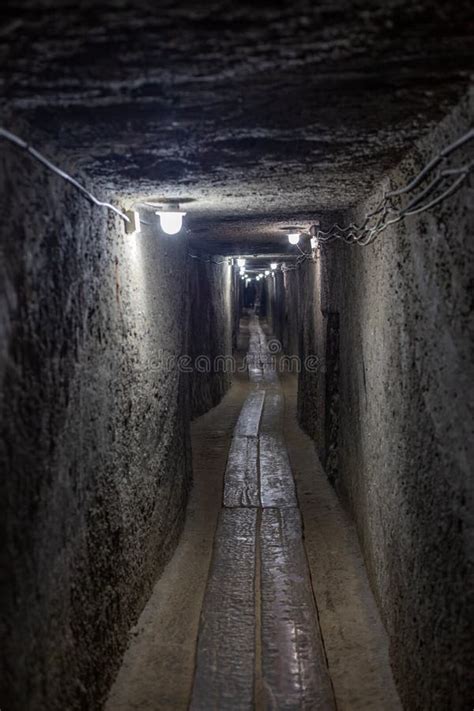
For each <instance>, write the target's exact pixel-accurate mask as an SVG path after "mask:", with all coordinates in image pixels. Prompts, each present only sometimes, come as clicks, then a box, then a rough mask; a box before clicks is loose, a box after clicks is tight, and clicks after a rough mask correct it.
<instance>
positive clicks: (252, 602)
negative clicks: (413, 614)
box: [190, 317, 335, 711]
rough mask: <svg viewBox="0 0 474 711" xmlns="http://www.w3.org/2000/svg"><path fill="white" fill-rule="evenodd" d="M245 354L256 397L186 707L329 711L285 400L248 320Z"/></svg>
mask: <svg viewBox="0 0 474 711" xmlns="http://www.w3.org/2000/svg"><path fill="white" fill-rule="evenodd" d="M249 356H250V360H249V364H248V370H249V379H250V381H251V382H253V383H254V386H255V390H253V391H252V392H251V393H250V395H249V396H248V398H247V400H246V401H245V403H244V405H243V407H242V410H241V413H240V416H239V419H238V422H237V424H236V427H235V430H234V437H233V440H232V444H231V447H230V451H229V457H228V461H227V466H226V471H225V478H224V495H223V509H222V511H221V514H220V518H219V524H218V527H217V531H216V537H215V543H214V555H213V560H212V563H211V569H210V573H209V580H208V585H207V590H206V594H205V597H204V603H203V608H202V612H201V622H200V630H199V638H198V645H197V655H196V669H195V678H194V684H193V691H192V701H191V705H190V708H191V709H192V710H193V711H201V710H202V711H211V710H215V711H227V710H229V711H233V710H239V711H240V710H242V711H243V710H250V709H255V708H258V709H275V710H277V709H278V710H279V709H288V710H291V709H303V710H306V709H307V710H308V711H309V710H310V709H311V711H319V710H321V711H331V710H333V709H334V708H335V707H334V697H333V691H332V686H331V682H330V678H329V672H328V669H327V665H326V658H325V654H324V648H323V643H322V640H321V633H320V629H319V625H318V616H317V611H316V606H315V601H314V597H313V590H312V586H311V579H310V575H309V570H308V564H307V561H306V554H305V550H304V544H303V535H302V528H301V517H300V512H299V509H298V502H297V498H296V493H295V485H294V479H293V473H292V471H291V466H290V462H289V459H288V453H287V449H286V445H285V441H284V436H283V428H282V413H283V407H284V400H283V395H282V393H281V390H280V387H279V384H278V375H277V373H276V372H275V370H273V369H271V368H269V366H268V359H267V347H266V339H265V334H264V332H263V330H262V328H261V326H260V324H259V322H258V319H256V318H255V317H253V318H252V319H251V321H250V343H249Z"/></svg>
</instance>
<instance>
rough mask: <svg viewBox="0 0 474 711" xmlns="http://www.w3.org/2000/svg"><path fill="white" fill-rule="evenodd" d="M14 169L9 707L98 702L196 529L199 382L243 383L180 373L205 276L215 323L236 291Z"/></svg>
mask: <svg viewBox="0 0 474 711" xmlns="http://www.w3.org/2000/svg"><path fill="white" fill-rule="evenodd" d="M0 161H1V163H0V196H1V197H0V202H1V213H2V215H5V216H7V217H5V220H4V222H3V225H2V241H1V259H0V270H1V284H2V287H1V291H0V297H1V298H0V336H1V337H0V344H1V345H0V349H1V350H0V384H1V399H0V427H1V444H0V468H1V471H2V477H1V495H0V501H1V526H2V530H1V540H2V575H3V579H2V615H3V616H2V639H3V642H2V651H1V654H2V670H3V671H2V694H1V695H2V707H4V708H5V709H9V710H12V711H13V710H15V711H16V710H17V709H18V711H20V710H21V711H26V710H27V709H31V710H33V709H35V711H36V709H48V711H55V710H56V709H57V710H58V711H63V710H64V709H94V708H99V706H100V701H101V699H103V697H104V694H105V693H106V691H107V688H108V686H109V684H110V682H111V680H112V678H113V674H114V672H115V670H116V668H117V666H118V664H119V662H120V658H121V654H122V653H123V650H124V648H125V646H126V643H127V635H128V630H129V629H130V627H131V626H132V625H133V623H134V622H135V620H136V618H137V616H138V614H139V613H140V611H141V609H142V607H143V605H144V604H145V602H146V600H147V599H148V596H149V593H150V591H151V588H152V585H153V583H154V581H155V579H156V577H157V575H158V574H159V573H160V571H161V570H162V569H163V566H164V564H165V562H166V561H167V560H168V558H169V557H170V554H171V553H172V551H173V549H174V546H175V544H176V541H177V539H178V536H179V533H180V531H181V527H182V523H183V517H184V508H185V504H186V499H187V492H188V490H189V487H190V485H191V470H190V446H189V422H190V418H191V392H195V393H196V392H198V390H199V388H200V389H201V391H209V392H212V398H210V396H208V395H206V396H201V395H196V396H195V398H194V401H195V402H197V403H198V404H199V408H200V410H201V411H203V410H204V409H206V407H209V406H210V404H211V400H212V402H214V403H215V402H216V401H217V400H218V399H219V397H220V395H221V394H222V393H223V392H224V390H225V386H226V381H225V382H223V383H222V384H221V385H219V384H218V382H217V381H218V379H219V378H220V377H221V375H217V376H212V374H209V375H207V374H204V375H202V376H200V385H199V388H197V387H194V388H193V387H192V378H193V375H192V373H188V372H186V371H182V370H180V369H179V368H178V367H177V360H176V359H178V358H179V357H181V356H182V355H185V354H186V353H187V332H188V330H189V329H188V322H189V321H190V320H191V321H192V322H194V323H195V322H196V317H195V315H194V316H192V311H193V303H195V304H197V303H198V302H197V299H195V298H193V295H192V293H189V292H188V283H189V289H190V290H191V292H192V290H193V289H196V290H198V289H199V290H200V292H203V291H205V293H206V294H207V303H208V305H209V308H210V309H213V315H214V316H215V315H216V313H217V311H218V309H219V308H220V304H221V302H222V300H223V299H224V300H225V299H227V302H228V301H229V296H227V297H226V295H225V294H226V291H227V292H228V293H230V284H229V280H228V275H227V273H222V275H221V276H219V274H217V272H218V270H220V269H221V267H220V266H216V267H215V271H216V274H215V275H214V277H213V278H214V280H215V283H216V292H213V288H214V282H212V283H211V282H209V283H207V284H206V283H205V282H206V279H207V278H208V276H207V274H203V273H200V274H199V275H198V276H197V277H196V279H194V278H193V277H192V275H191V274H190V273H188V270H189V272H192V271H193V270H194V269H195V265H194V264H190V263H189V258H188V257H187V247H186V244H185V242H184V241H182V240H181V241H180V240H176V239H175V238H174V237H166V236H165V235H160V237H159V238H157V235H156V234H153V233H150V232H147V231H146V227H145V226H144V228H143V232H142V234H140V235H136V236H131V235H126V234H125V233H124V229H123V225H122V223H121V221H120V220H118V219H115V217H110V216H109V215H108V213H107V212H104V211H102V210H100V209H99V208H97V207H93V206H90V205H89V203H88V202H86V201H84V199H83V198H82V197H81V196H78V195H77V193H76V192H74V191H72V189H71V188H70V187H69V186H66V185H65V184H64V182H62V181H60V180H59V179H58V178H57V177H56V176H52V175H51V174H49V173H47V172H45V171H44V170H43V169H42V168H41V167H37V166H36V165H35V164H32V162H31V160H30V158H29V157H24V156H21V155H19V154H18V152H16V151H15V150H13V149H12V150H10V149H8V150H6V151H2V153H1V155H0ZM217 285H218V286H217ZM218 287H219V289H218ZM225 318H226V312H224V311H223V312H222V314H221V320H220V322H219V324H220V326H221V327H222V330H223V331H224V332H225V333H226V334H229V332H230V325H228V324H226V323H225V322H224V321H225ZM226 339H227V340H230V339H229V337H228V336H226V338H224V339H223V343H222V347H223V348H224V347H225V346H226V343H224V341H226ZM205 352H206V353H207V351H205ZM224 352H225V351H224ZM207 377H209V378H211V377H212V384H211V385H210V386H209V387H208V388H207V386H206V384H205V382H204V383H203V381H204V380H205V379H206V378H207Z"/></svg>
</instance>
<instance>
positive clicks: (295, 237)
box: [288, 232, 300, 244]
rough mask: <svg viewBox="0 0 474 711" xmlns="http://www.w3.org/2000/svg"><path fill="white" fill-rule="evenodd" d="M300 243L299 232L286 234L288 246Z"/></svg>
mask: <svg viewBox="0 0 474 711" xmlns="http://www.w3.org/2000/svg"><path fill="white" fill-rule="evenodd" d="M299 241H300V233H299V232H290V233H289V234H288V242H289V243H290V244H298V242H299Z"/></svg>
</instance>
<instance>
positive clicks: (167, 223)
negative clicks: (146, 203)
mask: <svg viewBox="0 0 474 711" xmlns="http://www.w3.org/2000/svg"><path fill="white" fill-rule="evenodd" d="M156 214H157V215H159V218H160V226H161V229H162V230H163V232H166V234H167V235H177V234H178V232H179V231H180V230H181V227H182V226H183V217H184V215H185V214H186V213H185V212H183V210H159V211H158V212H157V213H156Z"/></svg>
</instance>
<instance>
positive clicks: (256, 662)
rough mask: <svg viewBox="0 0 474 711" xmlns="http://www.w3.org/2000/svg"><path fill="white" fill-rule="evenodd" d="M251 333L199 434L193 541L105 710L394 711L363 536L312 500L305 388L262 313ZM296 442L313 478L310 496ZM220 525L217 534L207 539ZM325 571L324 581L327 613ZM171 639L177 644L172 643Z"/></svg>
mask: <svg viewBox="0 0 474 711" xmlns="http://www.w3.org/2000/svg"><path fill="white" fill-rule="evenodd" d="M241 326H242V328H241V333H240V340H241V343H242V344H243V347H244V348H245V347H246V344H248V348H247V349H246V351H242V353H241V358H240V360H239V363H238V366H239V367H238V373H237V374H236V378H235V382H234V385H233V388H232V390H231V392H230V393H229V394H228V396H226V398H225V399H224V402H223V403H222V404H221V405H220V406H218V407H217V408H215V410H213V411H211V412H210V413H209V414H208V415H204V416H203V417H202V418H200V420H201V422H200V421H197V423H196V427H197V428H198V433H196V438H195V441H196V445H197V448H198V450H199V449H201V450H202V457H203V461H202V463H200V464H199V463H198V462H196V464H197V466H195V471H196V474H197V480H196V486H197V488H198V491H197V495H196V497H192V499H191V501H190V510H189V511H188V519H187V520H188V526H187V527H186V528H188V527H191V528H192V532H189V533H188V532H187V530H186V528H185V532H184V534H183V540H182V541H181V543H180V544H179V545H178V549H177V551H176V554H175V556H174V558H173V560H171V561H170V563H169V564H168V566H167V569H165V571H164V574H163V577H162V579H161V580H160V581H159V582H158V584H157V586H156V588H155V591H154V593H153V595H152V598H151V600H150V602H149V604H148V606H147V608H145V611H144V613H143V615H142V618H141V619H140V621H139V623H138V625H137V628H136V629H135V630H133V634H132V639H131V643H130V646H129V650H128V652H127V653H126V655H125V659H124V664H123V666H122V669H121V671H120V673H119V675H118V677H117V681H116V683H115V685H114V687H113V688H112V691H111V694H110V697H109V701H108V704H107V711H132V709H135V708H139V709H143V710H144V711H148V710H149V711H151V710H152V709H157V708H159V709H161V708H163V709H164V708H170V709H171V708H173V709H183V710H184V709H186V708H188V707H189V708H190V709H193V710H200V711H205V710H207V709H215V710H225V709H229V711H232V710H233V709H242V710H243V709H248V710H250V709H254V708H255V709H296V708H301V709H321V711H324V710H325V709H336V708H337V709H338V710H339V711H348V710H349V709H352V710H360V711H363V710H367V711H369V710H370V711H372V710H373V711H379V709H381V708H383V709H384V711H397V710H398V709H400V708H401V707H400V704H399V701H398V696H397V693H396V691H395V687H394V684H393V679H392V675H391V671H390V666H389V663H388V649H387V640H386V635H385V633H384V631H383V627H382V625H381V622H380V620H379V617H378V613H377V610H376V606H375V602H374V600H373V598H372V595H371V593H370V590H369V585H368V581H367V577H366V573H365V569H364V565H363V562H362V557H361V554H360V550H359V548H358V543H357V537H356V534H355V531H354V530H353V528H352V527H351V525H350V523H349V521H348V519H347V516H345V515H344V512H343V511H342V508H341V506H340V504H339V503H338V502H337V500H336V497H335V496H334V493H333V492H332V497H331V488H330V487H329V486H328V485H327V484H326V486H324V484H325V482H324V481H323V482H322V484H323V486H322V491H320V492H318V491H315V490H314V488H315V487H314V485H313V486H312V487H311V488H313V491H308V477H306V481H304V470H305V466H306V467H309V474H310V477H311V475H312V472H313V471H314V469H313V467H314V459H315V456H314V451H313V450H312V447H311V444H310V442H308V441H307V440H308V438H307V437H305V435H304V434H303V433H302V431H301V429H300V428H299V427H298V424H297V423H296V419H295V416H294V412H288V413H286V414H285V397H286V398H287V399H291V398H293V399H294V395H295V394H294V385H295V382H294V377H291V375H289V374H288V373H287V372H285V371H284V372H282V373H281V377H282V379H283V386H282V383H281V378H280V377H279V374H278V368H279V356H278V355H272V353H271V347H272V343H273V342H274V341H273V339H271V338H270V337H268V338H267V335H266V334H265V331H264V329H263V328H262V326H261V323H260V319H259V318H258V317H257V316H256V315H255V313H254V312H253V311H252V312H249V313H248V314H244V315H243V318H242V319H241ZM269 343H270V346H269V345H268V344H269ZM285 391H286V395H285ZM226 411H227V412H226ZM229 415H230V417H229ZM206 419H207V420H208V421H209V422H208V423H205V422H203V421H205V420H206ZM223 420H224V421H225V420H228V422H226V423H225V429H221V428H222V423H223ZM229 420H230V421H229ZM232 423H233V424H232ZM229 433H230V434H229ZM287 439H290V441H291V445H292V449H293V456H294V457H295V459H296V461H297V466H298V467H299V472H298V473H299V476H300V478H301V479H303V480H302V481H300V489H301V490H300V492H299V493H298V492H297V487H296V483H295V480H294V477H293V472H292V467H291V464H290V458H289V456H288V452H287V445H286V440H287ZM295 440H296V441H295ZM298 440H302V442H301V441H298ZM305 440H306V441H305ZM224 449H225V450H226V451H223V450H224ZM216 450H217V457H216ZM219 450H220V451H219ZM199 454H200V452H199V451H198V453H197V460H198V458H199ZM214 457H216V459H217V461H215V462H214V461H213V459H214ZM305 458H306V460H308V459H309V464H308V461H306V462H305ZM202 470H207V472H206V473H207V474H209V471H210V472H211V477H212V482H211V481H206V482H204V485H205V486H207V488H208V489H209V486H210V485H211V486H213V487H214V488H215V490H216V501H215V502H214V506H212V505H210V504H209V501H203V500H201V501H200V502H199V503H198V504H197V505H196V501H195V500H193V499H194V498H198V499H199V498H201V497H202V493H203V492H202V491H199V489H200V488H201V487H200V484H201V486H202V485H203V482H200V478H201V476H202V475H203V473H204V472H203V471H202ZM219 479H220V481H219ZM310 486H311V485H310ZM320 486H321V485H320ZM299 496H303V499H304V502H305V506H306V507H308V506H309V511H307V515H308V520H309V521H310V527H311V525H312V526H313V528H314V518H315V516H316V517H317V518H319V519H320V520H321V522H320V523H319V527H320V530H319V531H318V533H317V534H316V536H315V534H314V531H313V532H312V534H311V533H310V535H309V539H308V537H306V540H305V539H304V534H303V520H302V515H301V511H300V508H299V503H298V497H299ZM218 499H219V500H218ZM331 499H332V500H331ZM315 504H316V507H317V509H318V510H317V511H316V512H315V511H314V508H313V510H311V507H314V505H315ZM209 515H210V518H211V520H212V519H213V520H214V529H213V531H212V533H214V531H215V534H214V535H211V532H210V531H209V530H207V531H206V532H205V530H204V529H205V527H206V521H205V519H208V518H209ZM197 519H201V520H200V521H199V520H197ZM311 521H312V524H311ZM316 526H318V524H316ZM335 526H337V527H338V528H339V535H338V533H337V532H336V531H335V530H333V529H334V527H335ZM203 534H204V535H203ZM191 535H193V536H194V537H199V535H201V536H202V539H201V541H200V543H201V546H202V543H204V544H206V543H207V547H208V548H212V556H210V555H209V556H207V557H206V556H204V557H203V560H199V554H201V556H202V550H201V551H199V552H198V554H197V556H196V555H195V554H196V550H192V548H190V544H191V540H190V539H191ZM206 538H207V541H206ZM318 539H319V540H318ZM308 545H309V546H310V547H311V548H310V550H309V551H307V549H306V548H307V546H308ZM318 546H319V550H315V549H316V547H318ZM202 547H206V545H204V546H202ZM338 547H339V548H340V550H338ZM186 548H188V550H187V551H186V550H183V549H186ZM308 554H309V556H310V558H313V566H312V567H313V571H311V570H310V566H309V565H308ZM315 555H316V560H314V558H315ZM318 555H319V556H321V559H318ZM324 557H326V561H325V562H324V561H323V559H324ZM206 566H207V568H206ZM325 566H329V570H327V571H325ZM205 568H206V572H205V571H204V569H205ZM316 569H318V570H319V572H320V574H321V575H322V574H325V575H326V577H325V582H324V585H323V586H322V587H320V595H321V597H324V600H323V599H322V600H319V601H318V597H317V595H318V590H317V588H318V586H317V585H316V586H313V580H312V574H313V573H314V571H315V570H316ZM207 571H208V572H207ZM338 576H339V578H338ZM196 582H197V585H196ZM344 587H345V589H344ZM186 591H187V592H186ZM315 596H316V599H315ZM196 599H197V600H201V604H200V605H199V608H198V606H197V604H196ZM191 608H193V609H192V610H191ZM318 608H321V609H318ZM344 608H345V610H344ZM331 616H334V618H335V619H337V623H336V624H335V623H334V621H331V619H330V618H331ZM345 616H347V618H348V620H347V621H346V620H345V619H344V618H345ZM320 617H322V620H323V626H324V628H325V635H324V634H323V635H322V633H321V629H320V622H319V619H320ZM348 621H350V626H347V624H348ZM343 628H345V629H344V633H343V634H341V629H343ZM168 634H170V635H171V638H172V639H171V641H170V642H169V643H166V642H163V638H164V637H165V638H166V636H167V635H168ZM180 634H181V635H183V634H184V636H183V637H182V638H181V639H179V636H180ZM176 635H177V636H178V639H177V638H176ZM326 635H327V637H326ZM157 644H158V645H159V646H158V647H156V645H157ZM356 656H358V657H359V659H357V661H356V660H355V657H356ZM178 660H179V661H178ZM328 661H329V668H328ZM341 669H342V670H343V671H342V674H341V671H340V670H341Z"/></svg>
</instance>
